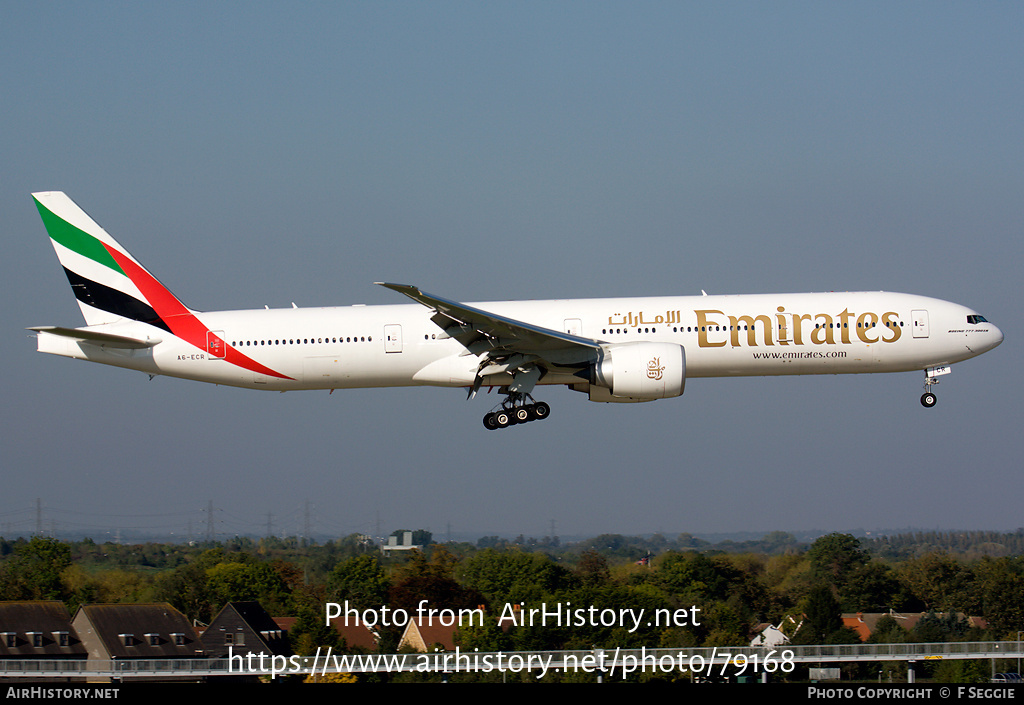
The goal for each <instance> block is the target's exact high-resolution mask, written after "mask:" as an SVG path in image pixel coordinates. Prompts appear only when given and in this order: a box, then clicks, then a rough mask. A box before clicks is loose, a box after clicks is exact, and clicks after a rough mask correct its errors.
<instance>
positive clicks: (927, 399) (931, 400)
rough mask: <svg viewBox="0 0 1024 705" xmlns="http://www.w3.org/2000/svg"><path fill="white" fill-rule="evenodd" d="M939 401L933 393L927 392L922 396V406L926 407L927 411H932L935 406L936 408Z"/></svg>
mask: <svg viewBox="0 0 1024 705" xmlns="http://www.w3.org/2000/svg"><path fill="white" fill-rule="evenodd" d="M937 401H938V398H937V397H936V396H935V395H934V394H932V393H931V392H925V393H924V394H922V395H921V406H923V407H925V408H926V409H930V408H932V407H933V406H935V402H937Z"/></svg>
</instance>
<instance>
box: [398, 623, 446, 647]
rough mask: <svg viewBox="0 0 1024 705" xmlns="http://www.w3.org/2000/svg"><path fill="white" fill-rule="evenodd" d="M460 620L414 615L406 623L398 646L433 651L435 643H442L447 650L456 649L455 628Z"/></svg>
mask: <svg viewBox="0 0 1024 705" xmlns="http://www.w3.org/2000/svg"><path fill="white" fill-rule="evenodd" d="M458 628H459V625H458V621H454V623H453V621H452V620H444V621H442V620H441V618H440V617H437V616H434V617H413V618H412V619H410V620H409V623H408V624H406V625H405V631H404V632H403V633H402V638H401V640H400V641H399V642H398V648H399V650H401V649H402V648H403V647H406V646H408V647H410V648H412V649H414V650H415V651H423V652H427V651H432V650H433V648H434V645H435V644H440V645H441V646H443V647H444V648H445V650H446V651H454V650H455V630H456V629H458Z"/></svg>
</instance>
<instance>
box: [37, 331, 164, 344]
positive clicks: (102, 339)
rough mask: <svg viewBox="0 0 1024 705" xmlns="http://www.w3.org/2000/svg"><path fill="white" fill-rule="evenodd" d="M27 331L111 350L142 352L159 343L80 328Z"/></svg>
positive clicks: (155, 340) (156, 339)
mask: <svg viewBox="0 0 1024 705" xmlns="http://www.w3.org/2000/svg"><path fill="white" fill-rule="evenodd" d="M29 330H32V331H35V332H37V333H49V334H50V335H59V336H61V337H63V338H73V339H75V340H81V341H83V342H86V343H92V344H94V345H105V346H107V347H111V348H124V349H126V350H142V349H144V348H151V347H153V346H155V345H157V344H158V343H160V339H159V338H147V339H146V340H139V339H138V338H129V337H127V336H123V335H113V334H111V333H100V332H99V331H94V330H83V329H81V328H61V327H59V326H35V327H33V328H29Z"/></svg>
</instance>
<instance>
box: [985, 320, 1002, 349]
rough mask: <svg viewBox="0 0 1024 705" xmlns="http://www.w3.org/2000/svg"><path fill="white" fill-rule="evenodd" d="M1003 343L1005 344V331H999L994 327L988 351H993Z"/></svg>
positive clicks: (990, 335) (990, 332)
mask: <svg viewBox="0 0 1024 705" xmlns="http://www.w3.org/2000/svg"><path fill="white" fill-rule="evenodd" d="M1001 342H1003V331H1001V330H999V328H997V327H996V326H992V330H991V331H989V344H988V349H989V350H991V349H992V348H994V347H996V346H997V345H999V343H1001Z"/></svg>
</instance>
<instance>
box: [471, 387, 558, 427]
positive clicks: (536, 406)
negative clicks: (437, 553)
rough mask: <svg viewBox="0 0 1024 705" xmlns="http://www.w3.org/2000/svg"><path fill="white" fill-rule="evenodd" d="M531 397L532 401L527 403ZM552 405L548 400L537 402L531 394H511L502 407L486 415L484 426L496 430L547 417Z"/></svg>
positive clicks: (502, 403)
mask: <svg viewBox="0 0 1024 705" xmlns="http://www.w3.org/2000/svg"><path fill="white" fill-rule="evenodd" d="M527 399H529V401H530V403H525V402H526V400H527ZM550 413H551V407H550V406H548V405H547V403H546V402H542V401H538V402H535V401H534V400H533V397H531V396H530V395H529V394H509V395H508V397H507V398H506V399H505V401H503V402H501V408H500V409H498V410H497V411H492V412H490V413H488V414H486V415H485V416H484V428H486V429H488V430H490V431H494V430H496V429H499V428H507V427H509V426H514V425H515V424H519V423H528V422H530V421H537V420H540V419H546V418H547V417H548V415H549V414H550Z"/></svg>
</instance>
